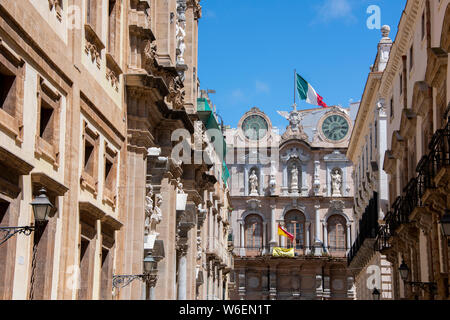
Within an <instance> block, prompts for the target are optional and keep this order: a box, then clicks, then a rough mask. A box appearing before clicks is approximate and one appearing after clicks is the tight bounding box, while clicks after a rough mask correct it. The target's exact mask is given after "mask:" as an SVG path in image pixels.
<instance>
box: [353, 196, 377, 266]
mask: <svg viewBox="0 0 450 320" xmlns="http://www.w3.org/2000/svg"><path fill="white" fill-rule="evenodd" d="M378 229H379V225H378V195H377V193H374V196H373V197H372V199H371V200H370V201H369V205H368V206H367V208H366V210H365V212H364V214H363V216H362V219H361V220H360V222H359V233H358V236H357V237H356V240H355V242H354V243H353V245H352V247H351V248H350V250H349V252H348V255H347V262H348V264H350V263H351V262H352V261H353V259H355V257H356V255H357V254H358V252H359V251H360V249H361V247H362V246H363V245H364V242H365V241H366V240H367V239H375V238H376V236H377V231H378Z"/></svg>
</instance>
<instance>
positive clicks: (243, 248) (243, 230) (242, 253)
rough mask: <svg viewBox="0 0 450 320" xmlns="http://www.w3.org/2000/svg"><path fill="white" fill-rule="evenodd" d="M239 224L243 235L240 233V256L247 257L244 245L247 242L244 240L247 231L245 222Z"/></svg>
mask: <svg viewBox="0 0 450 320" xmlns="http://www.w3.org/2000/svg"><path fill="white" fill-rule="evenodd" d="M239 223H240V225H241V233H240V237H241V238H240V240H241V243H240V248H239V255H241V256H245V244H244V241H245V239H244V233H245V229H244V221H243V220H241V221H239Z"/></svg>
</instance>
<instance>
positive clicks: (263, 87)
mask: <svg viewBox="0 0 450 320" xmlns="http://www.w3.org/2000/svg"><path fill="white" fill-rule="evenodd" d="M255 87H256V91H257V92H260V93H261V92H262V93H269V92H270V87H269V85H268V84H267V83H265V82H262V81H259V80H257V81H256V83H255Z"/></svg>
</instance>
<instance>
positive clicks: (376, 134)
mask: <svg viewBox="0 0 450 320" xmlns="http://www.w3.org/2000/svg"><path fill="white" fill-rule="evenodd" d="M375 149H378V122H377V121H375Z"/></svg>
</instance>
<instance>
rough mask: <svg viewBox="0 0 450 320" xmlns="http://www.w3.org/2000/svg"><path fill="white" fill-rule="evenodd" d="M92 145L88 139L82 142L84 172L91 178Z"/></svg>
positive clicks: (93, 157) (93, 159)
mask: <svg viewBox="0 0 450 320" xmlns="http://www.w3.org/2000/svg"><path fill="white" fill-rule="evenodd" d="M94 148H95V147H94V145H93V144H92V143H90V141H89V140H88V139H86V140H85V141H84V171H85V172H86V173H88V174H89V175H90V176H91V177H92V176H94V161H95V153H94Z"/></svg>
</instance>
